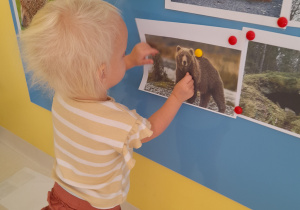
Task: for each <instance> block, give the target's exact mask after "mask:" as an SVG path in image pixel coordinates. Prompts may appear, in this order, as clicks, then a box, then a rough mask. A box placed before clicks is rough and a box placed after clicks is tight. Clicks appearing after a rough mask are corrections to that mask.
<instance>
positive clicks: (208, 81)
mask: <svg viewBox="0 0 300 210" xmlns="http://www.w3.org/2000/svg"><path fill="white" fill-rule="evenodd" d="M197 60H198V61H199V65H200V69H201V81H200V85H199V91H200V106H201V107H204V108H206V107H207V105H208V102H209V100H210V96H212V97H213V99H214V101H215V102H216V104H217V106H218V109H219V112H221V113H224V112H225V109H226V105H225V96H224V85H223V81H222V79H221V77H220V74H219V72H218V71H217V70H216V69H215V67H214V66H213V65H212V64H211V63H210V62H209V60H208V59H207V58H205V57H200V58H197Z"/></svg>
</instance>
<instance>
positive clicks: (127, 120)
mask: <svg viewBox="0 0 300 210" xmlns="http://www.w3.org/2000/svg"><path fill="white" fill-rule="evenodd" d="M127 33H128V32H127V28H126V25H125V23H124V21H123V20H122V18H121V16H120V14H119V11H118V10H117V9H116V8H115V7H114V6H112V5H110V4H109V3H107V2H105V1H101V0H56V1H50V2H49V3H47V4H46V5H45V6H44V7H43V8H42V9H41V10H40V11H39V12H38V13H37V14H36V15H35V16H34V18H33V20H32V22H31V24H30V26H29V27H28V28H27V29H25V30H24V31H23V32H22V33H21V35H20V39H21V49H22V52H23V55H24V58H25V61H26V63H27V69H28V70H29V71H31V72H32V78H33V82H34V84H36V83H38V84H42V86H45V87H46V88H48V87H49V89H50V90H53V91H54V92H55V95H54V98H53V105H52V118H53V131H54V150H55V163H54V167H53V174H52V175H53V178H54V180H55V184H54V187H53V188H52V191H51V192H49V193H48V203H49V206H47V207H45V208H44V209H83V210H92V209H115V210H117V209H121V208H120V204H121V203H122V202H124V201H125V200H126V196H127V193H128V191H129V173H130V170H131V169H132V168H133V166H134V164H135V161H134V159H133V158H132V151H133V148H139V147H141V145H142V143H145V142H147V141H150V140H152V139H153V138H155V137H157V136H158V135H160V134H161V133H162V132H163V131H164V130H165V129H166V128H167V127H168V125H169V124H170V122H171V121H172V120H173V118H174V117H175V115H176V113H177V111H178V110H179V108H180V106H181V105H182V103H183V102H184V101H185V100H187V99H189V98H190V97H192V96H193V94H194V85H193V83H194V82H193V80H192V77H191V76H190V75H189V74H187V75H186V76H185V77H184V78H183V79H182V80H181V81H180V82H179V83H178V84H176V86H175V87H174V90H173V92H172V94H171V95H170V97H169V98H168V99H167V100H166V102H165V104H164V105H163V106H162V107H161V108H160V109H159V110H158V111H157V112H155V113H154V114H153V115H152V116H151V117H150V118H149V119H148V120H147V119H145V118H143V117H141V116H140V115H138V114H137V113H136V111H135V110H129V109H128V108H126V107H125V106H123V105H121V104H119V103H117V102H115V100H114V99H113V98H111V97H109V96H108V95H107V90H108V89H110V88H111V87H113V86H115V85H117V84H118V83H119V82H120V81H121V80H122V78H123V77H124V74H125V72H126V70H127V69H129V68H131V67H134V66H138V65H144V64H151V63H153V61H152V60H151V59H147V56H148V55H155V54H156V53H157V50H155V49H153V48H151V47H150V46H149V45H148V44H146V43H139V44H137V45H136V46H135V47H134V48H133V50H132V52H131V53H130V54H129V55H125V50H126V46H127Z"/></svg>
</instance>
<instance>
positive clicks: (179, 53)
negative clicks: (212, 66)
mask: <svg viewBox="0 0 300 210" xmlns="http://www.w3.org/2000/svg"><path fill="white" fill-rule="evenodd" d="M175 61H176V70H175V72H176V81H175V82H176V83H178V82H179V81H180V80H181V79H182V78H183V77H184V76H185V75H186V73H187V72H189V74H190V75H191V76H192V78H193V80H194V95H193V96H192V97H191V98H190V99H188V100H187V102H188V103H193V102H194V101H195V99H196V97H197V90H198V87H199V83H200V78H201V73H200V68H199V62H198V61H197V59H196V57H195V56H194V50H193V49H192V48H190V49H188V48H184V47H181V46H179V45H178V46H177V47H176V52H175Z"/></svg>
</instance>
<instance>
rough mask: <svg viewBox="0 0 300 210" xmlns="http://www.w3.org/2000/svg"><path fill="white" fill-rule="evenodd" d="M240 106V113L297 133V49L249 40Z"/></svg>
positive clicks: (299, 106) (299, 88) (299, 94)
mask: <svg viewBox="0 0 300 210" xmlns="http://www.w3.org/2000/svg"><path fill="white" fill-rule="evenodd" d="M240 106H241V107H242V108H243V114H242V115H243V116H245V117H247V118H251V119H253V120H254V121H256V122H261V123H263V124H265V125H268V127H272V128H279V129H280V130H281V131H283V132H288V133H292V134H293V135H296V136H299V134H300V51H299V50H295V49H288V48H284V47H281V46H280V47H279V46H276V45H270V44H265V43H260V42H255V41H251V42H249V44H248V51H247V55H246V62H245V69H244V78H243V84H242V91H241V98H240Z"/></svg>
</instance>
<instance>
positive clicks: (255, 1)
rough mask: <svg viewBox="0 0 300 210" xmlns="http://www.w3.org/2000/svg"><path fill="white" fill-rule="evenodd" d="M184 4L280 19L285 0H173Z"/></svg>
mask: <svg viewBox="0 0 300 210" xmlns="http://www.w3.org/2000/svg"><path fill="white" fill-rule="evenodd" d="M171 1H172V2H179V3H183V4H191V5H198V6H203V7H211V8H217V9H224V10H230V11H236V12H244V13H251V14H256V15H264V16H270V17H279V16H280V12H281V6H282V1H283V0H171Z"/></svg>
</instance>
